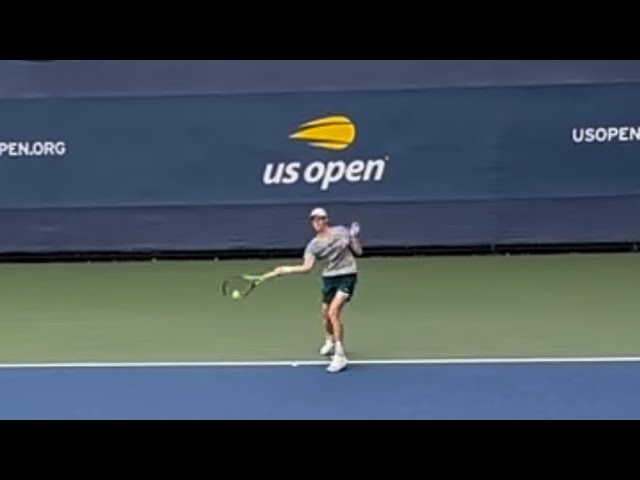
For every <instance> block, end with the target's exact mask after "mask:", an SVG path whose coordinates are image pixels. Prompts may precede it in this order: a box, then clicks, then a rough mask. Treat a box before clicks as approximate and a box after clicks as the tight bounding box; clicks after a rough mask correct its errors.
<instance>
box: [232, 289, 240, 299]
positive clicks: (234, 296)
mask: <svg viewBox="0 0 640 480" xmlns="http://www.w3.org/2000/svg"><path fill="white" fill-rule="evenodd" d="M241 296H242V294H241V293H240V291H239V290H234V291H233V292H231V298H233V299H234V300H238V299H239V298H240V297H241Z"/></svg>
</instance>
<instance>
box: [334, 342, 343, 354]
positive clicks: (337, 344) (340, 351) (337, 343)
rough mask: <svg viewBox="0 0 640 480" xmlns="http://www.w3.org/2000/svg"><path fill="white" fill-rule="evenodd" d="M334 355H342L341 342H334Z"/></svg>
mask: <svg viewBox="0 0 640 480" xmlns="http://www.w3.org/2000/svg"><path fill="white" fill-rule="evenodd" d="M336 355H344V347H343V346H342V342H336Z"/></svg>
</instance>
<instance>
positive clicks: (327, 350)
mask: <svg viewBox="0 0 640 480" xmlns="http://www.w3.org/2000/svg"><path fill="white" fill-rule="evenodd" d="M334 348H335V345H334V343H333V342H332V341H330V340H327V341H326V342H325V343H324V345H323V346H322V348H321V349H320V355H322V356H324V357H326V356H327V355H333V350H334Z"/></svg>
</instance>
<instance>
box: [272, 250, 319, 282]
mask: <svg viewBox="0 0 640 480" xmlns="http://www.w3.org/2000/svg"><path fill="white" fill-rule="evenodd" d="M315 263H316V258H315V257H314V256H313V255H305V257H304V262H303V263H302V265H295V266H282V267H277V268H275V269H274V270H273V272H272V274H273V276H275V277H279V276H281V275H289V274H292V273H309V272H310V271H311V270H313V266H314V265H315Z"/></svg>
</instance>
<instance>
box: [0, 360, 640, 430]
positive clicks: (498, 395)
mask: <svg viewBox="0 0 640 480" xmlns="http://www.w3.org/2000/svg"><path fill="white" fill-rule="evenodd" d="M0 390H1V391H2V395H1V396H0V418H2V419H640V363H638V362H619V363H618V362H604V363H598V362H594V363H583V362H580V363H525V364H441V365H440V364H437V365H403V364H398V365H375V364H373V365H369V364H367V365H354V366H352V367H351V368H350V369H348V370H347V371H345V372H342V373H340V374H337V375H330V374H327V373H326V372H325V371H324V368H323V367H322V366H321V365H305V366H299V367H291V366H251V367H245V366H230V367H224V366H217V367H187V366H179V367H171V366H168V367H151V368H144V367H135V366H134V367H131V368H122V367H118V368H110V367H108V366H107V367H102V368H69V367H62V368H10V367H8V368H2V369H1V370H0Z"/></svg>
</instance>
